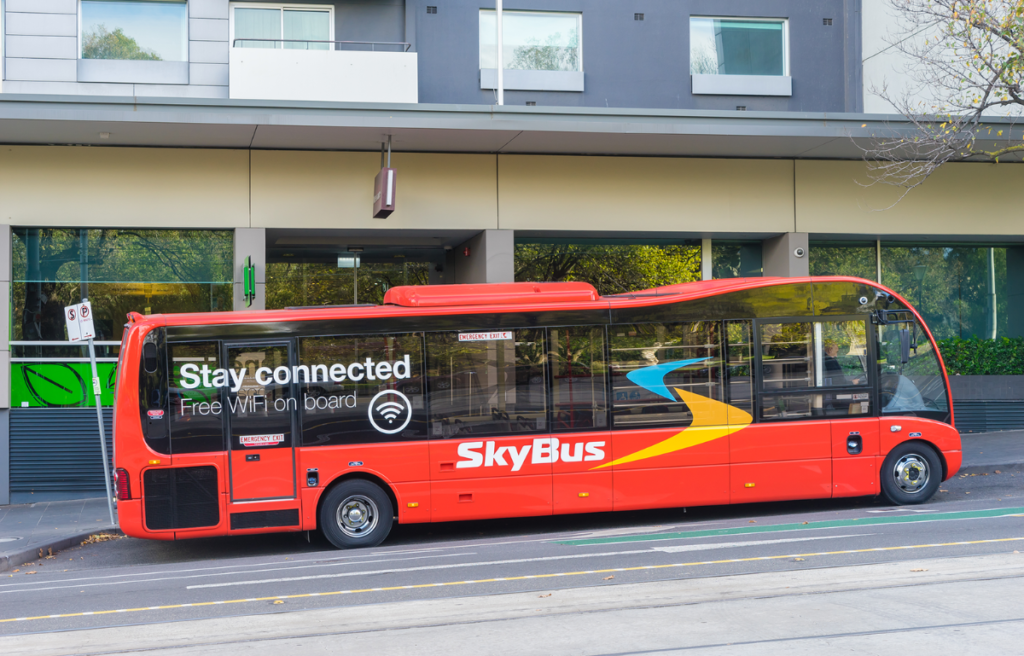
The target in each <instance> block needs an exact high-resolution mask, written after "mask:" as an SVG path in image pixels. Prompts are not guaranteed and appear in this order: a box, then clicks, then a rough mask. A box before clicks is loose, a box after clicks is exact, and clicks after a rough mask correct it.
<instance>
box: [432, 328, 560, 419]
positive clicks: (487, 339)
mask: <svg viewBox="0 0 1024 656" xmlns="http://www.w3.org/2000/svg"><path fill="white" fill-rule="evenodd" d="M426 341H427V386H428V389H429V392H430V432H431V435H432V436H435V437H443V438H448V437H463V436H467V435H474V436H476V435H510V434H516V433H535V432H543V431H546V430H547V428H548V427H547V390H546V385H545V382H544V378H545V361H546V359H547V358H546V356H547V349H546V348H545V345H544V331H543V330H508V331H498V332H494V333H467V332H463V333H455V332H451V333H433V334H428V335H427V338H426Z"/></svg>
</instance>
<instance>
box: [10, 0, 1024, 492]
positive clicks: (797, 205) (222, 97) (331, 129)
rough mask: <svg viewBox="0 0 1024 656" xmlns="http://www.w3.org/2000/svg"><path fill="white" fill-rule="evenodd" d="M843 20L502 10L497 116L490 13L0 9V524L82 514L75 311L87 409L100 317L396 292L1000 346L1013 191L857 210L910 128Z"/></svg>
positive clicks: (447, 1) (650, 6)
mask: <svg viewBox="0 0 1024 656" xmlns="http://www.w3.org/2000/svg"><path fill="white" fill-rule="evenodd" d="M861 9H862V8H861V3H860V2H859V1H858V0H820V1H818V2H814V3H808V2H803V1H800V0H765V1H764V2H759V3H749V2H721V1H719V2H712V1H710V0H626V1H622V0H546V1H544V2H541V1H539V0H533V1H519V0H507V1H506V2H505V6H504V11H503V16H502V24H503V32H502V35H503V38H502V42H503V47H502V51H501V57H500V59H501V61H502V66H501V69H502V76H501V77H502V78H503V83H502V90H501V93H500V95H501V96H502V100H503V104H501V105H499V104H498V97H499V90H498V89H497V87H498V77H499V76H498V74H497V73H498V60H499V56H498V46H497V16H496V12H495V7H494V3H493V2H489V1H487V0H484V1H482V2H475V3H470V2H466V1H465V0H427V1H420V0H335V1H323V0H309V1H307V2H301V3H281V2H264V1H262V0H251V1H247V2H229V1H228V0H2V2H0V23H2V28H0V33H2V35H3V39H2V43H0V50H2V62H3V79H2V86H0V209H2V210H3V212H2V214H0V224H2V227H0V285H2V286H3V288H4V289H6V290H7V294H8V296H9V297H10V299H11V300H10V303H9V305H5V306H3V307H4V308H5V309H6V311H7V312H8V313H9V315H8V319H9V320H8V321H6V322H3V325H4V326H9V328H6V329H4V332H3V334H2V336H0V337H2V338H0V504H4V503H22V502H26V501H31V500H43V499H53V498H71V497H81V496H83V495H102V490H103V481H102V477H101V472H102V465H101V461H100V460H99V455H98V454H99V448H98V432H97V428H96V425H95V424H96V414H95V408H94V407H92V403H93V400H92V396H91V393H89V392H90V391H91V390H87V387H88V385H87V381H88V380H89V377H90V376H91V374H89V373H88V372H87V367H88V363H87V360H86V357H85V353H84V352H83V349H82V348H81V347H78V346H71V345H70V344H69V343H67V341H66V339H67V337H66V334H65V332H64V327H63V320H62V312H61V309H62V308H63V306H64V305H66V304H70V303H72V302H75V301H77V300H79V299H80V298H83V297H88V298H89V299H91V300H92V302H93V305H94V308H95V312H96V317H97V326H98V330H99V331H100V340H99V349H100V358H101V378H102V380H103V382H104V384H105V388H104V390H103V398H102V402H103V404H104V405H106V404H108V403H109V402H110V399H111V395H112V390H111V389H110V386H111V384H112V381H113V378H112V372H113V368H114V365H115V363H116V356H117V350H118V345H119V339H120V336H121V326H122V324H123V322H124V315H125V313H126V312H129V311H137V312H142V313H146V314H149V313H161V312H185V311H189V312H192V311H219V310H232V309H241V308H245V307H252V308H283V307H289V306H301V305H320V304H339V303H353V302H380V299H381V297H382V295H383V292H384V291H385V290H386V289H387V288H388V287H389V286H393V285H397V284H448V283H462V282H497V281H510V280H515V279H520V280H532V279H540V278H544V279H549V278H551V277H558V276H562V277H565V276H567V275H571V276H573V277H575V278H576V279H581V278H582V279H591V280H592V281H593V282H595V284H598V286H599V287H602V289H603V290H614V291H625V289H622V287H625V286H630V285H640V284H645V283H646V282H648V281H654V283H660V282H667V281H673V282H679V281H684V280H692V279H702V278H704V279H708V278H723V277H735V276H759V275H781V276H797V275H807V274H808V273H815V274H826V273H843V274H854V275H860V276H864V277H868V278H873V279H878V280H881V281H882V282H884V283H886V284H889V285H891V286H893V287H895V288H897V289H898V290H900V291H902V292H904V293H907V294H908V295H910V296H911V297H914V296H915V294H916V295H917V298H919V299H920V300H921V305H922V307H923V309H924V311H925V315H926V317H927V318H928V319H929V321H930V322H931V324H932V325H933V327H935V328H936V330H937V332H938V333H939V336H940V337H947V336H970V335H977V336H982V337H992V336H1004V335H1005V336H1018V335H1021V334H1024V311H1022V310H1021V308H1024V304H1021V303H1020V302H1019V300H1020V299H1019V298H1018V297H1019V296H1020V295H1021V294H1022V292H1021V291H1020V289H1021V285H1020V284H1019V283H1020V281H1022V280H1024V231H1022V230H1021V228H1020V222H1019V220H1017V219H1016V216H1015V211H1016V209H1017V206H1018V203H1017V202H1016V200H1017V199H1016V197H1017V196H1018V195H1019V194H1017V193H1016V190H1017V189H1019V188H1020V187H1021V183H1022V172H1024V168H1020V167H1019V165H1016V164H1009V165H999V166H991V165H982V164H958V165H950V166H948V167H946V168H944V169H942V170H941V171H940V173H938V174H936V176H934V178H933V179H932V180H929V181H928V183H926V184H925V185H924V186H922V187H921V188H919V189H917V190H915V191H914V192H912V193H911V194H910V195H908V196H907V197H906V198H903V199H902V200H899V196H900V191H899V190H898V189H894V188H891V187H887V186H884V185H870V184H869V183H870V178H869V176H868V175H867V172H866V169H865V165H864V163H863V161H862V148H863V147H864V146H866V145H867V144H868V143H870V141H871V139H872V138H875V137H877V136H879V135H882V134H888V133H891V132H893V131H901V130H904V131H905V130H908V129H909V128H908V126H906V124H905V123H903V122H902V121H901V120H900V119H899V117H893V116H888V115H879V114H865V113H864V112H863V108H864V98H865V95H864V88H863V87H864V83H863V81H862V70H863V63H862V62H863V56H864V55H863V53H864V50H863V47H864V46H863V37H862V24H863V23H864V19H862V15H861ZM1007 129H1008V130H1009V129H1010V127H1009V126H1008V127H1007ZM1014 129H1016V128H1014ZM387 164H389V165H390V166H389V168H392V169H394V170H395V172H396V175H397V187H396V194H397V196H396V206H395V210H394V212H393V213H392V214H390V216H388V217H387V218H384V219H375V218H373V205H374V176H375V175H376V174H377V173H378V172H379V171H380V170H381V168H382V167H383V166H384V165H387ZM896 201H899V202H896ZM979 205H980V207H979ZM567 256H568V257H569V258H570V260H571V263H572V270H571V271H568V273H567V270H566V269H565V268H564V267H563V268H561V269H560V268H559V267H557V266H554V263H555V261H556V260H558V261H559V262H562V263H564V262H565V261H566V260H565V258H566V257H567ZM558 258H562V259H558ZM246 262H251V263H252V264H253V265H254V266H255V273H256V289H255V297H250V298H246V296H245V294H243V289H242V269H243V266H244V264H245V263H246ZM602 263H604V264H606V265H607V264H608V263H621V266H620V265H619V264H616V266H617V268H618V273H620V274H621V275H620V276H618V277H614V276H613V277H612V279H607V277H601V276H605V274H603V273H600V271H601V266H600V265H601V264H602ZM648 263H649V264H650V266H648V267H647V268H646V269H645V268H644V267H645V266H647V264H648ZM652 272H654V273H652ZM658 272H660V273H658ZM627 274H628V275H627ZM658 276H662V277H661V278H659V277H658ZM1014 283H1017V284H1014ZM108 416H109V415H108ZM109 434H110V432H109V430H108V431H107V435H108V437H109Z"/></svg>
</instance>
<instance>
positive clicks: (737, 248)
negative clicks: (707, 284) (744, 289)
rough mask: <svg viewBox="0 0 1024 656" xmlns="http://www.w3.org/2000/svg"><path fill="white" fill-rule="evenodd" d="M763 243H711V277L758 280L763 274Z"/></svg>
mask: <svg viewBox="0 0 1024 656" xmlns="http://www.w3.org/2000/svg"><path fill="white" fill-rule="evenodd" d="M761 260H762V254H761V242H759V241H722V240H718V239H714V240H712V241H711V277H712V278H713V279H715V280H717V279H719V278H758V277H760V276H761V275H763V274H762V262H761Z"/></svg>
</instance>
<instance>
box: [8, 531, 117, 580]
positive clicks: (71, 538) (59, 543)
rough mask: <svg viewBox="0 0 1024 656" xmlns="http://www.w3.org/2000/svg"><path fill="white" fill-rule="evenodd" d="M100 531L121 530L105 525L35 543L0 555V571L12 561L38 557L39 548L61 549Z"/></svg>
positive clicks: (16, 561)
mask: <svg viewBox="0 0 1024 656" xmlns="http://www.w3.org/2000/svg"><path fill="white" fill-rule="evenodd" d="M100 532H106V533H110V532H114V533H120V532H121V530H120V529H119V528H117V527H114V526H105V527H102V528H96V529H93V530H91V531H88V532H86V533H76V534H74V535H67V536H64V537H62V538H58V539H56V540H53V541H51V542H46V543H43V544H35V545H32V546H31V547H28V548H26V549H22V550H21V551H16V552H14V553H11V554H5V555H0V572H6V571H7V570H9V569H11V567H12V563H13V566H14V567H20V566H21V564H22V563H25V562H28V561H30V560H36V559H38V558H39V550H40V549H42V550H43V551H47V550H49V549H53V550H54V551H60V550H62V549H67V548H68V547H74V546H78V545H79V544H81V542H82V540H85V539H86V538H88V537H89V536H90V535H95V534H96V533H100Z"/></svg>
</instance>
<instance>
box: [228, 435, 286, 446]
mask: <svg viewBox="0 0 1024 656" xmlns="http://www.w3.org/2000/svg"><path fill="white" fill-rule="evenodd" d="M238 441H239V442H241V443H242V446H274V445H275V444H280V443H281V442H284V433H277V434H276V435H242V436H241V437H239V438H238Z"/></svg>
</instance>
